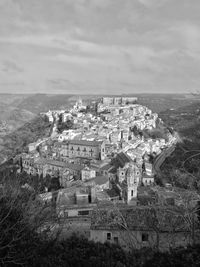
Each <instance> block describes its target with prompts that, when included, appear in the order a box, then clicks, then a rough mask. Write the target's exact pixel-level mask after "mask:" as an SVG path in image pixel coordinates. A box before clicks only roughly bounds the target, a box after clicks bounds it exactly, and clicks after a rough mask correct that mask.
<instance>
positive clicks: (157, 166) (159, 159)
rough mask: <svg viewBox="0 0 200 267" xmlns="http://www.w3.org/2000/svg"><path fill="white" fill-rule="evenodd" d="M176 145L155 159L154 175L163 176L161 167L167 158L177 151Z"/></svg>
mask: <svg viewBox="0 0 200 267" xmlns="http://www.w3.org/2000/svg"><path fill="white" fill-rule="evenodd" d="M175 147H176V144H173V145H172V146H171V147H169V148H166V149H164V150H163V151H162V153H161V154H160V155H159V156H158V157H157V158H156V159H155V161H154V163H153V171H154V174H156V175H158V174H161V170H160V167H161V166H162V164H163V163H164V161H165V160H166V158H167V157H169V156H170V155H171V154H172V153H173V152H174V150H175Z"/></svg>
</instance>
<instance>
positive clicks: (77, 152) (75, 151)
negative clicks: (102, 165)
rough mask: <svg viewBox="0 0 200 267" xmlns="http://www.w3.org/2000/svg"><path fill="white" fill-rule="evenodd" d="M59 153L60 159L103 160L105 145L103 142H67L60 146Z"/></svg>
mask: <svg viewBox="0 0 200 267" xmlns="http://www.w3.org/2000/svg"><path fill="white" fill-rule="evenodd" d="M59 153H60V156H61V157H69V158H76V157H82V158H89V159H97V160H104V159H105V144H104V142H103V141H87V140H69V141H66V142H63V143H62V144H61V149H60V152H59Z"/></svg>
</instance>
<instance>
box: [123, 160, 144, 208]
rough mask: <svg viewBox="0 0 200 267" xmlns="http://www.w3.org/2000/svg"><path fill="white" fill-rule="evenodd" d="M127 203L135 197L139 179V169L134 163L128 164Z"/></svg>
mask: <svg viewBox="0 0 200 267" xmlns="http://www.w3.org/2000/svg"><path fill="white" fill-rule="evenodd" d="M126 179H127V203H128V204H129V203H130V201H131V200H132V199H136V198H137V188H138V185H139V184H140V181H141V171H140V169H139V168H138V166H137V165H136V164H135V163H132V164H130V166H129V168H128V171H127V178H126Z"/></svg>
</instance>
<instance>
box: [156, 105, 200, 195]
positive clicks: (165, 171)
mask: <svg viewBox="0 0 200 267" xmlns="http://www.w3.org/2000/svg"><path fill="white" fill-rule="evenodd" d="M160 117H161V118H162V119H163V121H164V122H165V123H166V124H167V125H168V126H170V127H173V128H174V129H175V130H176V131H177V132H178V133H179V135H180V137H181V139H182V143H179V144H178V145H177V147H176V149H175V151H174V152H173V154H172V155H171V157H169V158H167V160H166V161H165V162H164V164H163V165H162V168H161V169H162V177H160V179H161V180H162V182H163V183H165V182H169V183H172V184H174V185H176V186H179V187H183V188H189V189H194V190H198V191H200V166H199V160H200V103H194V104H193V105H189V106H186V107H184V108H183V107H182V108H178V109H176V110H167V111H165V112H162V113H160Z"/></svg>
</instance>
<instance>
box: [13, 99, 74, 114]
mask: <svg viewBox="0 0 200 267" xmlns="http://www.w3.org/2000/svg"><path fill="white" fill-rule="evenodd" d="M75 101H76V100H74V99H73V96H72V95H46V94H36V95H31V96H29V97H27V98H25V99H23V101H21V102H20V103H19V104H18V106H17V107H18V108H19V109H26V110H29V111H31V112H33V113H35V114H38V113H40V112H46V111H48V110H50V109H64V108H68V107H69V106H71V105H73V104H74V103H75Z"/></svg>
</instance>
